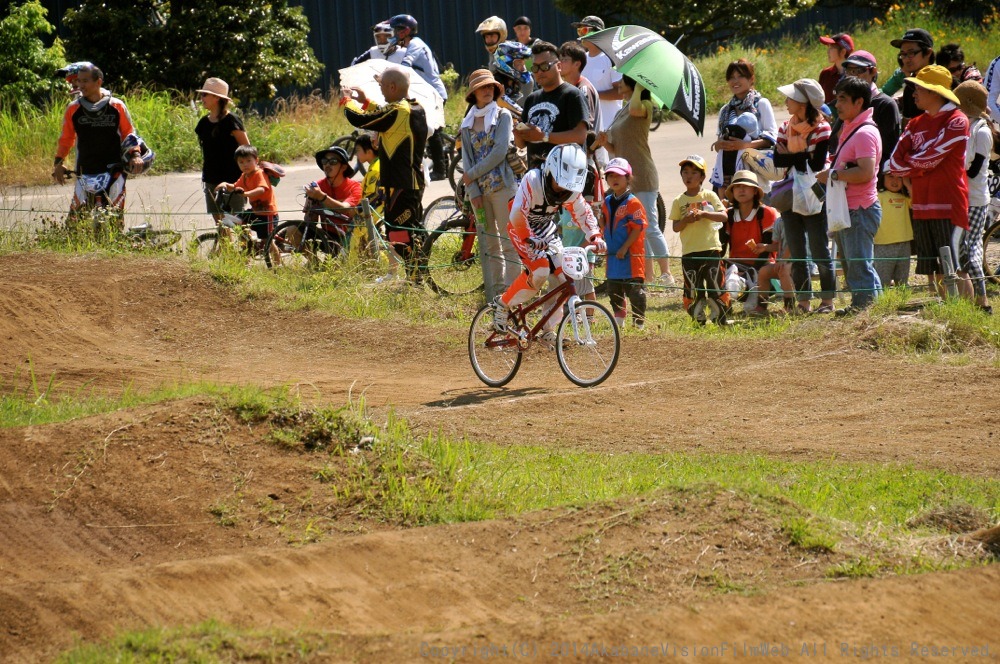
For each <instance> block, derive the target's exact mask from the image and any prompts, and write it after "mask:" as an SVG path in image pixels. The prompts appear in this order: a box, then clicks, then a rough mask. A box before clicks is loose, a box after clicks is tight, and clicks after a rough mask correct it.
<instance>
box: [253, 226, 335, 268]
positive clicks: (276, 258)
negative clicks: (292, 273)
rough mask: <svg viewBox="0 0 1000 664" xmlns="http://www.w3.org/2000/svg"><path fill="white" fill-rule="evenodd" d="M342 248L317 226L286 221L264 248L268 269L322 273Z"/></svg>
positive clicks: (275, 231) (275, 230) (276, 229)
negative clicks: (319, 271)
mask: <svg viewBox="0 0 1000 664" xmlns="http://www.w3.org/2000/svg"><path fill="white" fill-rule="evenodd" d="M341 251H343V247H342V246H341V245H340V243H339V242H337V241H336V240H335V239H334V238H333V236H332V235H330V234H329V233H327V232H326V231H325V230H323V229H322V228H320V227H319V226H318V225H317V224H313V223H309V222H305V221H285V222H283V223H280V224H278V227H277V228H275V229H274V232H273V233H271V237H269V238H268V239H267V244H266V245H265V246H264V262H265V263H266V264H267V266H268V267H269V268H281V269H283V270H286V269H299V270H315V269H322V268H323V267H325V266H326V265H327V264H328V263H329V262H330V261H332V260H333V259H334V258H336V257H337V256H339V255H340V252H341Z"/></svg>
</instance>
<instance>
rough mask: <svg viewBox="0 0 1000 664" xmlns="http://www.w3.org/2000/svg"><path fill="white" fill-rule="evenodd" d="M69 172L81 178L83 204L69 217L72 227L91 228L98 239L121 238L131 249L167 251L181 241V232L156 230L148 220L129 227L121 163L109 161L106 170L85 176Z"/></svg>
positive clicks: (70, 228) (77, 193)
mask: <svg viewBox="0 0 1000 664" xmlns="http://www.w3.org/2000/svg"><path fill="white" fill-rule="evenodd" d="M66 174H67V175H69V176H71V177H76V178H77V191H76V194H75V195H76V196H78V197H80V200H81V201H82V203H81V205H80V206H78V207H76V208H75V209H73V210H72V211H71V212H70V213H69V215H68V216H67V218H66V225H67V228H68V229H69V230H71V231H72V230H81V229H82V228H83V226H82V225H85V224H87V223H88V222H89V224H90V228H89V229H88V230H89V231H90V232H92V233H93V238H94V239H95V240H97V241H99V242H100V241H112V240H116V239H118V240H121V241H123V242H125V243H126V244H128V245H129V247H130V248H132V249H136V250H141V249H151V250H164V249H169V248H170V247H172V246H174V245H175V244H177V243H178V242H179V241H180V239H181V234H180V233H179V232H177V231H174V230H169V229H156V228H153V226H152V224H150V223H148V222H146V223H142V224H139V225H138V226H131V227H129V228H125V210H124V208H123V205H124V198H125V179H126V176H125V172H124V170H123V168H122V166H121V165H120V164H109V165H108V170H107V172H105V173H100V174H97V175H82V174H81V173H79V172H78V171H76V170H72V171H66Z"/></svg>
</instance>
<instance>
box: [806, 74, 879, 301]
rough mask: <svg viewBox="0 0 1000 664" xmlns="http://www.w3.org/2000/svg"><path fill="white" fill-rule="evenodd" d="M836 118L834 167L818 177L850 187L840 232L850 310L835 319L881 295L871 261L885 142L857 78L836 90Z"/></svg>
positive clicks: (868, 90)
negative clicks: (847, 214)
mask: <svg viewBox="0 0 1000 664" xmlns="http://www.w3.org/2000/svg"><path fill="white" fill-rule="evenodd" d="M834 92H835V93H836V98H835V99H836V101H835V103H836V105H837V114H838V117H839V118H840V119H841V120H842V121H843V122H844V125H843V127H842V128H841V130H840V135H841V136H842V137H843V138H842V139H841V141H840V146H839V148H838V150H837V153H836V155H834V159H833V166H831V168H830V169H828V170H826V171H823V172H822V173H819V174H818V175H817V179H818V180H819V181H820V182H823V183H824V184H825V183H827V182H828V181H830V180H838V181H840V182H844V183H845V184H846V185H847V208H848V210H849V212H850V217H851V225H850V227H849V228H845V229H843V230H841V231H838V232H837V235H838V240H839V243H840V246H841V247H843V250H844V259H845V267H844V272H845V276H846V277H847V287H848V288H849V289H850V290H851V306H849V307H847V308H846V309H838V310H837V312H836V315H838V316H845V315H848V314H852V313H856V312H858V311H860V310H862V309H864V308H865V307H867V306H869V305H870V304H871V303H872V301H873V300H874V299H875V296H876V295H878V294H879V293H880V292H881V291H882V284H881V282H880V281H879V278H878V273H877V272H876V271H875V266H874V264H873V263H872V259H873V258H874V254H875V234H876V233H877V232H878V227H879V225H880V224H881V223H882V206H881V205H879V202H878V192H877V190H876V188H875V182H876V177H877V175H878V165H879V164H880V163H881V161H882V136H881V135H880V134H879V133H878V127H876V126H875V123H874V122H873V121H872V108H871V101H872V90H871V85H870V84H869V83H868V82H867V81H863V80H861V79H860V78H857V77H854V76H847V77H845V78H842V79H841V80H840V82H839V83H837V86H836V87H835V88H834Z"/></svg>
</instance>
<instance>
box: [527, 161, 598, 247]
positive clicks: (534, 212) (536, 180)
mask: <svg viewBox="0 0 1000 664" xmlns="http://www.w3.org/2000/svg"><path fill="white" fill-rule="evenodd" d="M544 178H545V176H544V175H543V174H542V171H541V170H540V169H538V168H533V169H531V170H530V171H528V172H527V173H525V175H524V178H523V179H522V180H521V184H520V186H519V187H518V188H517V194H516V195H515V196H514V203H513V205H511V208H510V225H509V226H508V230H509V231H510V233H511V236H512V237H511V239H512V240H513V239H514V237H513V236H515V235H516V236H517V238H518V239H519V240H521V241H524V240H526V239H527V238H528V237H531V236H533V237H536V238H539V239H541V240H545V241H550V240H551V239H552V238H556V237H558V226H557V224H556V218H555V217H556V214H557V213H558V212H559V209H560V208H563V209H565V210H566V211H568V212H569V215H570V219H572V221H573V223H575V224H576V225H577V226H579V227H580V230H582V231H583V232H584V233H585V234H586V236H587V239H588V240H590V239H593V238H594V237H595V236H599V235H600V234H601V231H600V229H599V228H598V227H597V219H596V218H595V217H594V211H593V209H591V207H590V205H588V204H587V201H586V200H585V199H584V197H583V194H580V193H575V194H573V195H572V196H570V197H569V199H567V200H566V202H565V203H562V204H561V205H560V204H558V203H555V204H550V203H548V202H547V201H546V200H545V180H544Z"/></svg>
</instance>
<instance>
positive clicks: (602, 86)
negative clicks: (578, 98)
mask: <svg viewBox="0 0 1000 664" xmlns="http://www.w3.org/2000/svg"><path fill="white" fill-rule="evenodd" d="M582 75H583V77H584V78H585V79H587V80H588V81H590V82H591V84H592V85H593V86H594V87H595V88H597V91H598V92H605V91H607V90H611V89H614V88H616V87H617V85H616V84H617V83H618V81H620V80H622V75H621V73H620V72H617V71H615V70H614V69H613V68H612V66H611V58H609V57H608V56H607V54H606V53H599V54H598V55H594V56H591V55H587V66H586V67H584V68H583V72H582ZM621 107H622V102H621V100H620V99H617V100H614V101H607V100H604V99H602V100H601V128H600V130H601V131H605V130H607V128H608V126H609V125H610V124H611V121H612V120H614V119H615V114H617V113H618V111H620V110H621Z"/></svg>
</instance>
